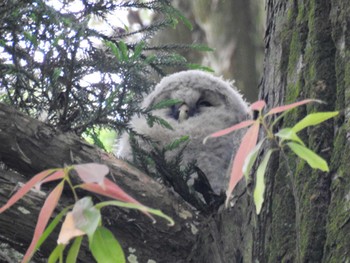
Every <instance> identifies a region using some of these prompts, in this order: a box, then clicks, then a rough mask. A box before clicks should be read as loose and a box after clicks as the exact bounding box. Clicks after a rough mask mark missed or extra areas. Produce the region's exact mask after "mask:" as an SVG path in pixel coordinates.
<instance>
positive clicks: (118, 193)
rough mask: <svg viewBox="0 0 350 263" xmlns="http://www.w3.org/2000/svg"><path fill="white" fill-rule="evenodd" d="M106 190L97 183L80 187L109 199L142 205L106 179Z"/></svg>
mask: <svg viewBox="0 0 350 263" xmlns="http://www.w3.org/2000/svg"><path fill="white" fill-rule="evenodd" d="M104 185H105V188H103V187H102V186H101V185H99V184H96V183H85V184H81V185H79V187H81V188H83V189H85V190H88V191H90V192H94V193H96V194H100V195H104V196H107V197H111V198H113V199H117V200H120V201H124V202H130V203H134V204H140V203H139V202H138V201H137V200H135V199H134V198H132V197H131V196H130V195H128V194H127V193H126V192H125V191H124V190H123V189H121V188H120V187H119V186H118V185H117V184H115V183H113V182H112V181H110V180H109V179H107V178H105V179H104Z"/></svg>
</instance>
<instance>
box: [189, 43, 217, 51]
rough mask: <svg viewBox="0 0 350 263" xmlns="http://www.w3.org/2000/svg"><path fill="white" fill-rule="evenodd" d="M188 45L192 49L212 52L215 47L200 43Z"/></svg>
mask: <svg viewBox="0 0 350 263" xmlns="http://www.w3.org/2000/svg"><path fill="white" fill-rule="evenodd" d="M190 47H191V48H192V49H194V50H197V51H202V52H213V51H215V49H213V48H210V47H208V46H207V45H202V44H192V45H190Z"/></svg>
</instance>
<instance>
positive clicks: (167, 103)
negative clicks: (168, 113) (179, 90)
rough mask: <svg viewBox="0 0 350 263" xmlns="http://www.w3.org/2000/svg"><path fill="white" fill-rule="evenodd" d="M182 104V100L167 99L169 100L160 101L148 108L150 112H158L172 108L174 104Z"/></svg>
mask: <svg viewBox="0 0 350 263" xmlns="http://www.w3.org/2000/svg"><path fill="white" fill-rule="evenodd" d="M181 103H183V101H182V100H178V99H169V100H162V101H160V102H158V103H156V104H154V105H152V106H151V107H150V110H158V109H164V108H169V107H171V106H174V105H176V104H181Z"/></svg>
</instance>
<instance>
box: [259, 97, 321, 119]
mask: <svg viewBox="0 0 350 263" xmlns="http://www.w3.org/2000/svg"><path fill="white" fill-rule="evenodd" d="M310 102H318V103H322V101H320V100H313V99H307V100H302V101H299V102H295V103H292V104H288V105H283V106H280V107H276V108H272V109H271V110H270V111H269V112H268V113H267V114H266V115H265V116H268V115H271V114H276V113H280V112H283V111H287V110H291V109H294V108H296V107H298V106H301V105H304V104H307V103H310Z"/></svg>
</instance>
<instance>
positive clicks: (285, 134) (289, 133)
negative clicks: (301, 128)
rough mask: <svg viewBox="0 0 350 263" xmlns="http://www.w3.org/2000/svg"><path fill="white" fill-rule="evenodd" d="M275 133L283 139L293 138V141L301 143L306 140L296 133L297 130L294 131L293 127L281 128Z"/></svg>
mask: <svg viewBox="0 0 350 263" xmlns="http://www.w3.org/2000/svg"><path fill="white" fill-rule="evenodd" d="M275 135H276V136H278V137H280V138H282V141H283V140H291V141H295V142H297V143H299V144H301V145H304V142H303V141H302V140H301V139H300V138H299V136H298V135H297V134H296V133H295V131H293V129H292V128H284V129H281V130H280V131H279V132H278V133H276V134H275Z"/></svg>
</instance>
